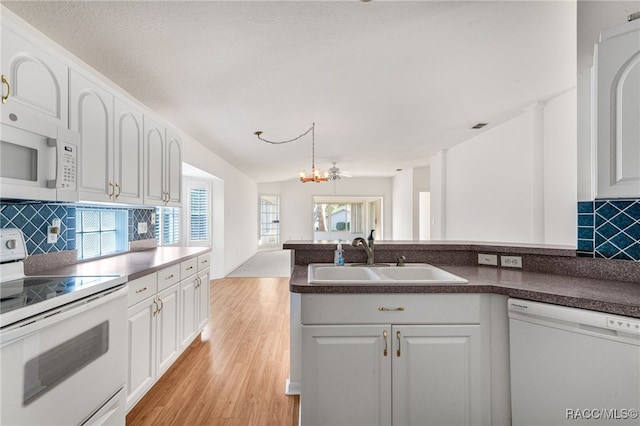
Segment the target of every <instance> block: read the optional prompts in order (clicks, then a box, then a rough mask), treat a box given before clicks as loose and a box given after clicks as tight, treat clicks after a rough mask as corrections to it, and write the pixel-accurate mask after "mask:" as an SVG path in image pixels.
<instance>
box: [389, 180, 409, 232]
mask: <svg viewBox="0 0 640 426" xmlns="http://www.w3.org/2000/svg"><path fill="white" fill-rule="evenodd" d="M392 185H393V205H392V206H391V211H392V215H393V239H394V240H410V239H412V238H413V169H409V170H403V171H402V172H400V173H398V174H397V175H395V176H394V177H393V184H392Z"/></svg>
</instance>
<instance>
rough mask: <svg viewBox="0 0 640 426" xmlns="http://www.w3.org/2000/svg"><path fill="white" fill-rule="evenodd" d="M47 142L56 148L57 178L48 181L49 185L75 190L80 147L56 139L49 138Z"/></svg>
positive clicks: (50, 186)
mask: <svg viewBox="0 0 640 426" xmlns="http://www.w3.org/2000/svg"><path fill="white" fill-rule="evenodd" d="M47 143H48V145H49V146H52V147H55V149H56V178H55V179H53V180H50V181H48V182H47V186H48V187H49V188H59V189H66V190H68V191H75V190H76V189H77V185H76V181H77V164H78V147H77V146H76V145H74V144H72V143H66V142H62V141H59V140H56V139H49V140H48V141H47Z"/></svg>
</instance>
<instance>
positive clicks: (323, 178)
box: [253, 123, 329, 183]
mask: <svg viewBox="0 0 640 426" xmlns="http://www.w3.org/2000/svg"><path fill="white" fill-rule="evenodd" d="M309 132H311V174H310V175H307V172H306V171H304V170H300V171H299V172H298V175H299V176H300V182H302V183H307V182H327V181H328V180H329V172H328V171H320V169H317V168H316V158H315V157H316V123H312V125H311V127H310V128H309V130H307V131H306V132H304V133H303V134H301V135H300V136H298V137H295V138H293V139H289V140H286V141H270V140H267V139H264V138H263V137H262V136H261V135H262V132H261V131H257V132H254V133H253V134H254V135H256V136H257V137H258V139H260V140H261V141H263V142H266V143H270V144H273V145H280V144H283V143H290V142H295V141H297V140H299V139H301V138H302V137H304V136H306V135H308V134H309Z"/></svg>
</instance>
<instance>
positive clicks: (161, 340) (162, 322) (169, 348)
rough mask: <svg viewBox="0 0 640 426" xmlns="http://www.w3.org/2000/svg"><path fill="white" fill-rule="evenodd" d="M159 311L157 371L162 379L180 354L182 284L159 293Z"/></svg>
mask: <svg viewBox="0 0 640 426" xmlns="http://www.w3.org/2000/svg"><path fill="white" fill-rule="evenodd" d="M157 299H158V304H159V308H158V309H159V311H158V314H157V315H156V321H157V323H158V324H157V330H156V333H157V343H156V346H157V358H156V359H157V363H158V366H157V369H156V379H157V378H158V377H160V376H161V375H162V374H163V373H164V372H165V371H166V370H167V369H168V368H169V367H170V366H171V364H172V363H173V362H174V361H175V360H176V359H177V358H178V355H179V354H180V328H179V320H180V315H179V314H180V303H179V299H180V284H175V285H174V286H172V287H169V288H168V289H166V290H164V291H163V292H161V293H158V296H157Z"/></svg>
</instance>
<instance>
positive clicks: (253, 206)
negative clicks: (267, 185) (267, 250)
mask: <svg viewBox="0 0 640 426" xmlns="http://www.w3.org/2000/svg"><path fill="white" fill-rule="evenodd" d="M183 141H184V157H183V160H184V161H185V162H186V163H189V164H191V165H192V166H194V167H197V168H199V169H201V170H203V171H205V172H207V173H210V174H212V175H214V176H216V177H218V178H219V179H220V180H217V181H215V182H214V187H213V198H214V204H213V229H212V231H213V250H214V253H213V256H212V278H219V277H223V276H225V275H227V274H228V273H230V272H232V271H233V270H234V269H236V268H237V267H238V266H240V265H241V264H242V263H243V262H244V261H246V260H247V259H249V258H250V257H251V256H253V255H254V254H255V253H256V252H257V246H258V243H257V241H258V220H257V216H258V187H257V184H256V183H255V182H254V181H253V180H251V179H250V178H249V177H247V176H246V175H244V174H242V173H241V172H239V171H238V170H237V169H235V168H234V167H233V166H231V165H230V164H229V163H227V162H226V161H224V160H223V159H221V158H220V157H219V156H217V155H216V154H215V153H213V152H212V151H210V150H208V149H207V148H205V147H204V146H203V145H202V144H200V143H198V142H196V141H195V140H193V139H192V138H190V137H189V136H187V135H183ZM221 204H223V205H224V207H223V208H222V207H221Z"/></svg>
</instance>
